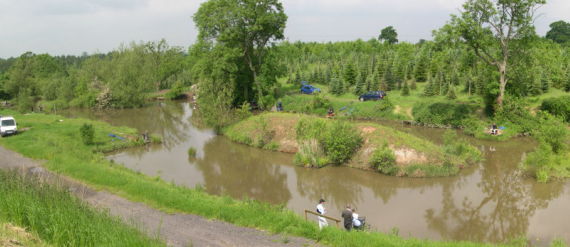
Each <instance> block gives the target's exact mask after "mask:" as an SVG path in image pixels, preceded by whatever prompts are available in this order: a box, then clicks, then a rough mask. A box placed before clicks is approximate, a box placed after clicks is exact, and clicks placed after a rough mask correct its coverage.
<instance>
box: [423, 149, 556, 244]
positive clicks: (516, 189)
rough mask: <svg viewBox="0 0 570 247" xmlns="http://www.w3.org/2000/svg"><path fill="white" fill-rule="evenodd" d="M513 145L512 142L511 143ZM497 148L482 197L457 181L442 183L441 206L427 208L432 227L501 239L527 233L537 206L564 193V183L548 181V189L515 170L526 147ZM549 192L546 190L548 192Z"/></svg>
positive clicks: (460, 235)
mask: <svg viewBox="0 0 570 247" xmlns="http://www.w3.org/2000/svg"><path fill="white" fill-rule="evenodd" d="M510 145H512V143H511V144H510ZM521 148H522V147H519V148H518V149H516V148H513V147H511V148H510V149H501V148H500V147H499V148H497V152H495V153H490V154H489V155H488V156H487V159H488V161H487V162H486V165H485V166H484V168H483V171H482V177H481V181H480V182H479V183H477V187H478V188H479V189H478V190H480V191H482V193H483V194H484V195H485V196H484V197H483V198H476V197H470V196H465V197H463V198H458V197H461V196H458V195H456V194H459V193H461V192H462V190H460V189H458V187H456V186H455V184H446V185H444V187H443V201H442V207H441V208H439V209H438V210H440V211H438V210H436V209H433V208H432V209H428V210H426V214H425V218H426V221H427V223H428V226H429V228H430V229H434V230H436V231H438V232H439V233H440V234H441V235H443V236H446V237H450V238H452V239H454V240H474V241H490V242H499V241H503V240H505V239H506V238H509V237H512V236H515V235H518V234H525V233H526V231H527V228H528V226H529V219H530V217H532V215H534V213H535V211H536V210H537V209H543V208H546V207H547V206H548V202H549V201H550V200H552V199H554V198H556V197H558V196H560V195H561V194H562V193H563V190H564V189H563V187H562V186H559V185H554V184H552V185H548V187H549V188H548V189H546V190H545V189H544V188H543V187H541V186H537V185H536V184H534V183H526V184H525V182H524V180H522V179H521V178H520V176H519V174H518V173H517V171H516V165H505V164H509V163H510V164H513V163H515V164H516V163H518V162H520V157H521V155H522V152H524V151H528V149H529V148H528V147H527V148H522V150H521ZM545 192H546V193H545Z"/></svg>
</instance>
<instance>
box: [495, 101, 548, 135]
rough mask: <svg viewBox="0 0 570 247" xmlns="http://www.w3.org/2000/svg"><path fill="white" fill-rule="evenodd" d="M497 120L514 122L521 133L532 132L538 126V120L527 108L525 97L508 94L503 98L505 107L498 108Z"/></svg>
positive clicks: (498, 121)
mask: <svg viewBox="0 0 570 247" xmlns="http://www.w3.org/2000/svg"><path fill="white" fill-rule="evenodd" d="M495 122H497V123H503V124H504V123H512V124H513V125H516V126H513V127H514V128H517V130H518V131H519V132H520V133H532V132H533V131H534V130H536V129H537V128H538V121H537V119H536V118H535V117H534V116H532V115H531V114H530V111H529V110H528V109H527V108H526V103H525V101H524V99H522V98H515V97H508V96H505V98H504V100H503V109H499V110H497V112H496V114H495Z"/></svg>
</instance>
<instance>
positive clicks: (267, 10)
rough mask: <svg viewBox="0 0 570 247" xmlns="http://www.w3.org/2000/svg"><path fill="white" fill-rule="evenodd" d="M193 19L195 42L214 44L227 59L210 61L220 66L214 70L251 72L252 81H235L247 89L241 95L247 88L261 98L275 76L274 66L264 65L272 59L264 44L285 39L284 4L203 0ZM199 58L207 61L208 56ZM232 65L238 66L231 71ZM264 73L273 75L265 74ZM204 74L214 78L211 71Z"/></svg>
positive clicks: (236, 73) (257, 0) (259, 0)
mask: <svg viewBox="0 0 570 247" xmlns="http://www.w3.org/2000/svg"><path fill="white" fill-rule="evenodd" d="M192 18H193V20H194V23H196V28H197V29H198V30H199V34H198V37H197V40H198V42H197V43H200V44H202V45H205V46H213V48H214V49H213V50H216V51H220V52H221V53H220V54H218V56H219V57H226V56H227V58H229V59H225V61H223V63H219V62H217V61H214V62H213V63H215V64H219V65H221V66H219V67H218V68H216V70H217V69H220V70H221V71H225V72H224V73H227V72H228V71H231V74H232V76H233V77H234V78H235V77H239V76H243V71H248V72H251V77H252V79H253V85H251V84H249V83H250V81H251V80H235V81H234V82H235V83H237V84H243V85H240V86H241V87H238V88H243V87H245V88H246V90H244V91H245V92H244V97H245V96H247V91H248V89H247V88H252V89H254V90H256V91H257V97H258V98H262V97H263V90H264V88H266V89H267V88H270V87H271V86H272V84H271V83H273V82H274V78H275V74H273V73H274V72H275V68H276V67H273V66H267V64H265V63H266V62H267V61H271V60H272V59H271V58H270V57H269V59H268V54H269V52H267V51H268V50H269V49H267V48H266V45H269V42H267V41H268V40H281V39H283V38H284V30H285V23H286V22H287V15H285V12H284V10H283V5H282V4H281V3H280V2H279V1H277V0H269V1H267V0H263V1H262V0H254V1H245V2H239V1H231V0H210V1H207V2H204V3H202V4H201V5H200V8H199V9H198V11H197V12H196V13H195V14H194V15H193V16H192ZM203 51H204V50H202V49H200V52H203ZM210 53H211V52H210ZM214 53H215V52H214ZM201 59H205V60H210V58H209V57H207V56H203V57H201ZM262 61H263V62H262ZM276 65H277V64H276ZM224 66H227V67H224ZM271 67H273V69H271ZM235 68H240V69H239V70H234V69H235ZM267 74H272V75H273V76H264V75H267ZM203 76H205V77H208V78H214V77H215V76H213V75H211V74H210V75H206V74H203ZM216 76H217V75H216ZM271 78H273V80H270V79H271ZM202 79H205V78H202ZM245 100H249V99H245ZM242 101H243V100H240V101H239V102H242ZM258 103H259V104H260V107H261V108H263V107H264V105H263V103H265V102H263V101H260V102H258Z"/></svg>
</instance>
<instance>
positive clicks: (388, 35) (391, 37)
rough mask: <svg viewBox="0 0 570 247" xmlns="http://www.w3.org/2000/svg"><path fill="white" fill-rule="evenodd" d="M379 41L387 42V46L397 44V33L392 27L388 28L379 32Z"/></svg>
mask: <svg viewBox="0 0 570 247" xmlns="http://www.w3.org/2000/svg"><path fill="white" fill-rule="evenodd" d="M378 39H379V40H384V41H387V42H388V44H395V43H398V33H397V32H396V29H394V27H392V26H388V27H386V28H384V29H382V30H381V31H380V36H378Z"/></svg>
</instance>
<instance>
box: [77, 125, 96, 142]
mask: <svg viewBox="0 0 570 247" xmlns="http://www.w3.org/2000/svg"><path fill="white" fill-rule="evenodd" d="M79 134H80V135H81V139H82V140H83V143H84V144H85V145H89V144H91V143H93V137H95V128H93V125H92V124H87V123H84V124H83V126H81V128H79Z"/></svg>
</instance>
